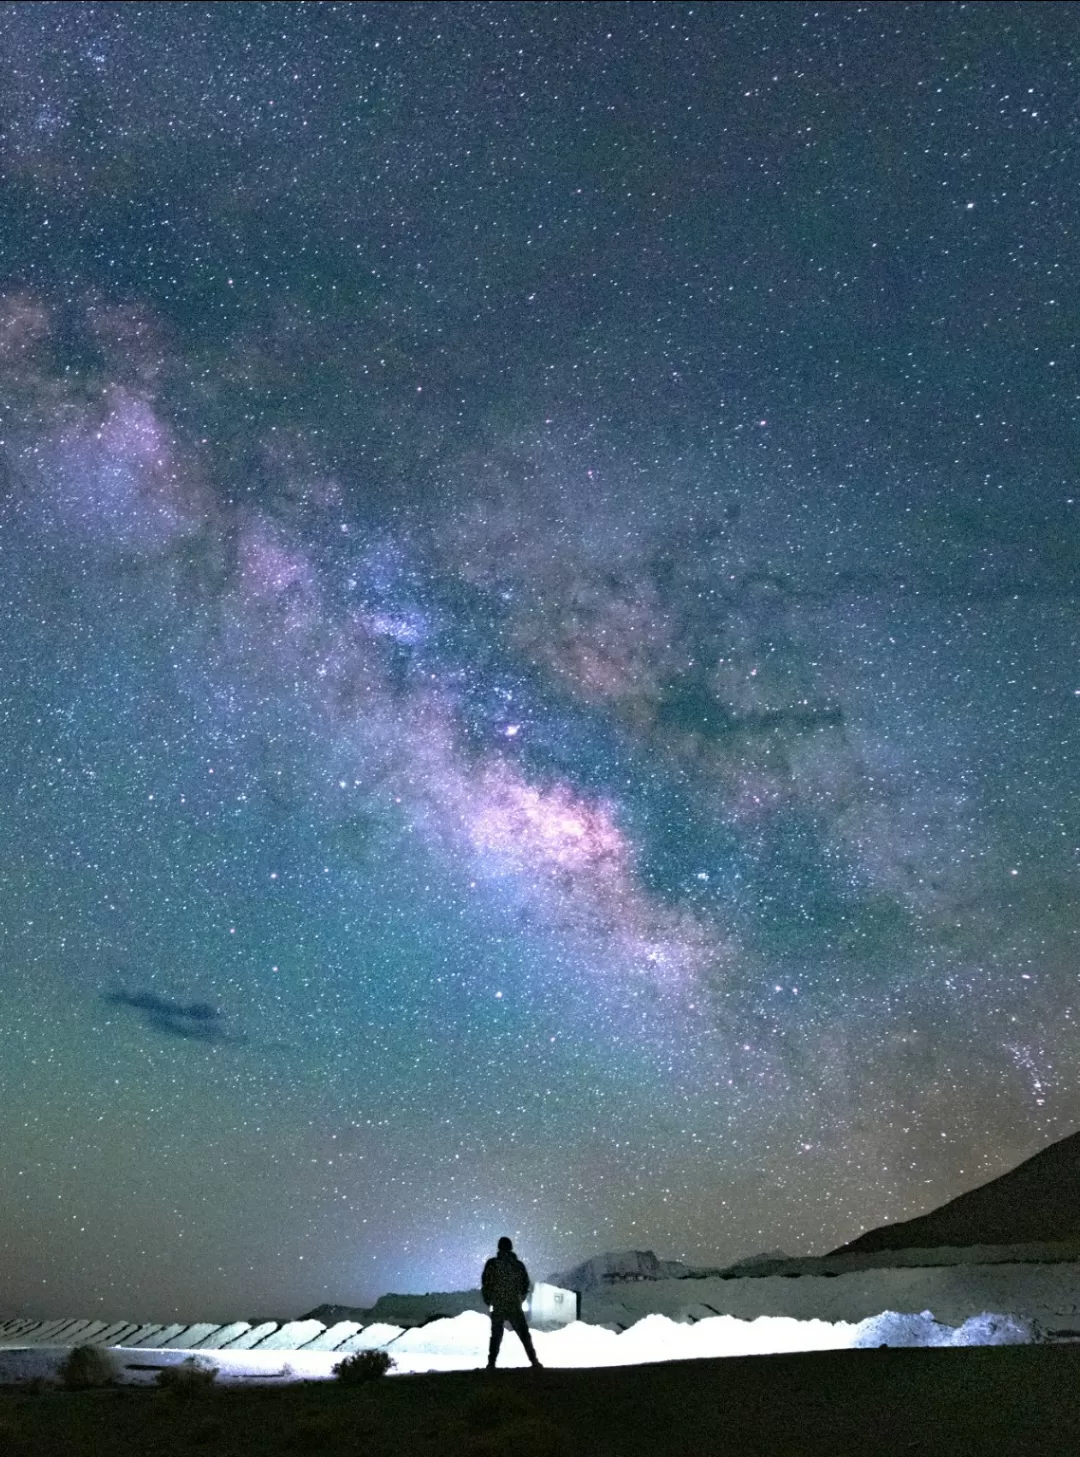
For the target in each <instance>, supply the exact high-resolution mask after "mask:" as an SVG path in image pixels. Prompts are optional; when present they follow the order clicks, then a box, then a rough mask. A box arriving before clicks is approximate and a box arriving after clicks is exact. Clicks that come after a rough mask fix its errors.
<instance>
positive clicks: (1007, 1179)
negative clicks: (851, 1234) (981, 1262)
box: [832, 1133, 1080, 1255]
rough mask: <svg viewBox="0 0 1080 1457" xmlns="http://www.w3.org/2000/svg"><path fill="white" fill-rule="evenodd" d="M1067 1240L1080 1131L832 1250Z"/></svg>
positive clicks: (1079, 1188)
mask: <svg viewBox="0 0 1080 1457" xmlns="http://www.w3.org/2000/svg"><path fill="white" fill-rule="evenodd" d="M1068 1240H1080V1133H1072V1134H1070V1135H1069V1137H1068V1138H1063V1139H1061V1140H1060V1142H1058V1143H1052V1144H1051V1145H1050V1147H1049V1148H1044V1149H1042V1151H1041V1152H1039V1153H1037V1154H1035V1155H1034V1156H1033V1157H1032V1158H1029V1159H1027V1160H1025V1162H1024V1163H1022V1164H1019V1165H1018V1166H1017V1167H1016V1168H1015V1169H1010V1171H1009V1172H1008V1173H1007V1174H1002V1175H1001V1177H1000V1178H997V1179H991V1181H990V1183H989V1184H983V1185H982V1186H981V1187H980V1188H978V1189H972V1190H971V1191H970V1193H967V1194H960V1195H959V1196H958V1197H957V1198H955V1199H950V1200H949V1202H948V1204H943V1205H942V1206H941V1208H940V1209H934V1210H932V1211H931V1212H930V1213H929V1214H921V1215H919V1216H918V1218H916V1219H905V1220H903V1221H902V1222H901V1223H899V1224H884V1225H882V1226H881V1228H880V1229H871V1230H869V1231H868V1232H867V1233H866V1234H862V1235H860V1236H859V1238H858V1239H854V1240H852V1241H851V1243H850V1244H846V1245H841V1247H840V1248H839V1249H838V1250H833V1251H832V1253H833V1254H836V1255H840V1254H844V1255H848V1254H874V1253H876V1252H877V1251H878V1250H904V1249H934V1248H936V1247H938V1246H940V1245H1020V1244H1042V1243H1059V1242H1064V1241H1068Z"/></svg>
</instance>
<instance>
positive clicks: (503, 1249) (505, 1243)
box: [499, 1234, 514, 1255]
mask: <svg viewBox="0 0 1080 1457" xmlns="http://www.w3.org/2000/svg"><path fill="white" fill-rule="evenodd" d="M513 1248H514V1241H513V1240H512V1239H510V1238H509V1237H508V1236H507V1235H505V1234H504V1235H503V1237H502V1239H501V1240H500V1241H499V1254H500V1255H508V1254H509V1253H510V1251H511V1250H512V1249H513Z"/></svg>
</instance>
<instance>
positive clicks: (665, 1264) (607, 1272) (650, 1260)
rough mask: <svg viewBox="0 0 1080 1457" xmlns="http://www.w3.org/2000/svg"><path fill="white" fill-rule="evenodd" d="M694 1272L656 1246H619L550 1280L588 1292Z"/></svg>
mask: <svg viewBox="0 0 1080 1457" xmlns="http://www.w3.org/2000/svg"><path fill="white" fill-rule="evenodd" d="M690 1273H691V1271H690V1266H689V1265H684V1264H683V1263H682V1261H681V1260H660V1259H657V1257H656V1255H655V1254H653V1252H652V1250H616V1251H611V1252H609V1253H607V1254H603V1255H594V1256H593V1257H592V1259H591V1260H585V1261H584V1262H583V1263H582V1264H580V1265H575V1266H574V1268H573V1269H572V1270H561V1271H559V1272H558V1273H557V1274H555V1275H549V1276H548V1277H547V1278H548V1283H549V1284H551V1285H558V1286H560V1287H561V1288H562V1289H563V1290H576V1291H577V1293H578V1294H579V1295H584V1294H585V1292H586V1291H587V1290H596V1289H598V1288H600V1287H602V1286H605V1285H622V1284H627V1283H629V1282H631V1281H637V1280H681V1279H683V1278H684V1277H685V1276H687V1275H689V1274H690Z"/></svg>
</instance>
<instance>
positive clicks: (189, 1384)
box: [157, 1356, 217, 1396]
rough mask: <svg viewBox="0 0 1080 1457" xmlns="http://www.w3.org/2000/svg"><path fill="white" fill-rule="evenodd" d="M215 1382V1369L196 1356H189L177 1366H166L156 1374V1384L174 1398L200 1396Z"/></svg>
mask: <svg viewBox="0 0 1080 1457" xmlns="http://www.w3.org/2000/svg"><path fill="white" fill-rule="evenodd" d="M216 1380H217V1367H216V1366H211V1365H210V1364H209V1362H207V1361H200V1360H199V1359H198V1358H197V1357H196V1356H189V1357H188V1358H187V1360H186V1361H181V1362H180V1364H179V1366H166V1367H164V1368H163V1369H162V1370H161V1371H159V1372H158V1374H157V1384H158V1385H159V1386H160V1387H161V1389H162V1390H163V1391H170V1392H172V1394H173V1395H174V1396H200V1395H202V1393H203V1392H206V1391H209V1390H210V1388H211V1387H212V1386H213V1384H214V1382H215V1381H216Z"/></svg>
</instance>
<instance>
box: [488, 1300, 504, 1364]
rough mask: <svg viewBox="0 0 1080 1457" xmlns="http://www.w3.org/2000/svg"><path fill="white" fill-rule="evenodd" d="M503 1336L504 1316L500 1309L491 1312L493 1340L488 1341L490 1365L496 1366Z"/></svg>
mask: <svg viewBox="0 0 1080 1457" xmlns="http://www.w3.org/2000/svg"><path fill="white" fill-rule="evenodd" d="M502 1338H503V1317H502V1315H501V1314H500V1313H499V1312H498V1311H494V1310H493V1311H492V1312H491V1340H490V1341H489V1342H488V1366H489V1367H490V1366H494V1364H495V1358H496V1357H497V1356H498V1354H499V1347H500V1346H501V1345H502Z"/></svg>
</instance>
